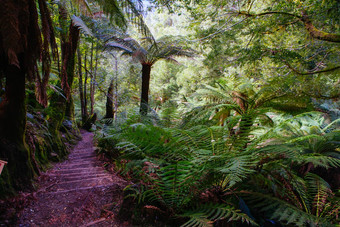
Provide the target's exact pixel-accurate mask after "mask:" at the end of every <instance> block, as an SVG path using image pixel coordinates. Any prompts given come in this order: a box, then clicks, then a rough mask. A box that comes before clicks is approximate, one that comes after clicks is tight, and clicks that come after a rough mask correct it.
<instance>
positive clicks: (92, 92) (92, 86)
mask: <svg viewBox="0 0 340 227" xmlns="http://www.w3.org/2000/svg"><path fill="white" fill-rule="evenodd" d="M94 64H95V65H94V70H93V71H92V74H93V75H92V81H91V92H90V93H91V96H90V98H91V115H92V114H93V107H94V103H95V100H94V94H95V91H96V86H95V85H96V76H97V68H98V47H97V48H96V57H95V63H94Z"/></svg>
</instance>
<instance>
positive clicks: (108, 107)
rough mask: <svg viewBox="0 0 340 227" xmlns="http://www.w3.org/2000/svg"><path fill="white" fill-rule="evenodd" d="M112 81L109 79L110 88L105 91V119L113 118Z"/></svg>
mask: <svg viewBox="0 0 340 227" xmlns="http://www.w3.org/2000/svg"><path fill="white" fill-rule="evenodd" d="M112 100H113V79H111V82H110V86H109V88H108V89H107V97H106V114H105V118H110V119H112V118H113V117H114V114H115V113H114V111H113V101H112Z"/></svg>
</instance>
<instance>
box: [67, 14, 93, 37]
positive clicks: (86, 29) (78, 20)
mask: <svg viewBox="0 0 340 227" xmlns="http://www.w3.org/2000/svg"><path fill="white" fill-rule="evenodd" d="M71 19H72V23H73V24H74V25H75V26H76V27H78V28H79V29H80V30H82V31H83V32H84V33H85V34H87V35H89V36H93V33H92V31H91V29H89V27H87V25H86V24H85V22H84V21H83V20H82V19H81V18H80V17H77V16H76V15H72V17H71Z"/></svg>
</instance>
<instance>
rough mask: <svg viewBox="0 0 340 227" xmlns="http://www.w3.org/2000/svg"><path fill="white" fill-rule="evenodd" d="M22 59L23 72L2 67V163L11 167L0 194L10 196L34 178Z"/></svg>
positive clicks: (0, 106) (0, 150)
mask: <svg viewBox="0 0 340 227" xmlns="http://www.w3.org/2000/svg"><path fill="white" fill-rule="evenodd" d="M23 58H24V57H23V55H21V56H19V63H20V68H18V67H17V66H15V65H10V64H3V65H2V66H3V68H2V70H3V73H4V76H5V78H6V85H5V95H4V99H3V100H2V101H1V103H0V159H3V160H6V161H7V162H8V164H7V166H5V169H4V171H5V172H4V173H3V174H2V175H1V176H0V187H2V188H0V194H1V193H2V192H8V191H9V190H10V188H12V187H13V188H15V189H22V187H25V186H28V185H31V179H32V177H33V176H34V171H33V168H32V165H31V162H30V155H29V150H28V148H27V146H26V144H25V138H24V137H25V128H26V104H25V82H26V81H25V75H26V72H25V70H24V68H25V67H24V65H23V62H24V59H23ZM4 62H5V61H4ZM4 62H2V63H4ZM8 173H10V175H9V174H8ZM1 181H2V182H1Z"/></svg>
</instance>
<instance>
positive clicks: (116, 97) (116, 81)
mask: <svg viewBox="0 0 340 227" xmlns="http://www.w3.org/2000/svg"><path fill="white" fill-rule="evenodd" d="M115 60H116V61H115V71H116V78H115V110H114V113H115V115H114V118H115V121H116V120H117V112H118V59H117V58H116V59H115Z"/></svg>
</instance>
